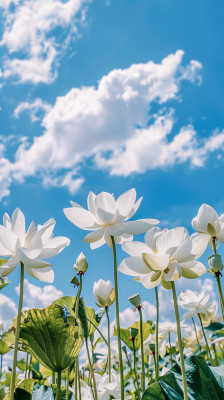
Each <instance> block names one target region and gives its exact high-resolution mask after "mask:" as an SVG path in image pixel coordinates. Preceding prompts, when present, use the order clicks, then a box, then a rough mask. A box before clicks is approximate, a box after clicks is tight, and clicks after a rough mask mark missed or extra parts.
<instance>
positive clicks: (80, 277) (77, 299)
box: [75, 272, 82, 321]
mask: <svg viewBox="0 0 224 400" xmlns="http://www.w3.org/2000/svg"><path fill="white" fill-rule="evenodd" d="M81 291H82V272H80V274H79V290H78V293H77V297H76V302H75V318H76V320H77V321H78V317H79V299H80V295H81Z"/></svg>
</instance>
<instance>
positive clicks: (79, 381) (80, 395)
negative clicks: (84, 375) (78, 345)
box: [77, 357, 82, 400]
mask: <svg viewBox="0 0 224 400" xmlns="http://www.w3.org/2000/svg"><path fill="white" fill-rule="evenodd" d="M77 364H78V365H77V369H78V386H79V400H82V390H81V379H80V373H79V359H78V357H77Z"/></svg>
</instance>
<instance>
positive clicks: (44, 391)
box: [0, 379, 73, 400]
mask: <svg viewBox="0 0 224 400" xmlns="http://www.w3.org/2000/svg"><path fill="white" fill-rule="evenodd" d="M55 397H56V385H52V386H47V385H40V384H38V383H36V381H35V380H34V379H25V380H23V381H22V382H20V383H19V385H18V386H17V387H16V390H15V394H14V399H15V400H53V399H55ZM72 397H73V394H72V392H71V391H69V393H68V400H71V399H72ZM0 400H1V398H0ZM4 400H6V399H4ZM7 400H8V399H7ZM59 400H66V389H65V388H61V393H60V396H59Z"/></svg>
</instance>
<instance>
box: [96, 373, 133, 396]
mask: <svg viewBox="0 0 224 400" xmlns="http://www.w3.org/2000/svg"><path fill="white" fill-rule="evenodd" d="M95 379H96V385H97V392H98V399H99V400H108V399H109V398H110V396H112V397H113V398H114V399H115V400H120V398H121V389H120V375H118V374H116V372H115V371H114V369H112V370H111V382H109V375H108V374H104V375H103V376H101V375H99V374H95ZM131 398H132V396H125V399H126V400H128V399H131Z"/></svg>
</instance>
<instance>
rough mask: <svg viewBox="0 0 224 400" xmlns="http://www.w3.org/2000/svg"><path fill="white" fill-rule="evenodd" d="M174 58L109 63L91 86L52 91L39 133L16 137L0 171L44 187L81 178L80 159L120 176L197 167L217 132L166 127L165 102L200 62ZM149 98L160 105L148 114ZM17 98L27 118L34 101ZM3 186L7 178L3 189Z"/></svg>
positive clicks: (220, 138) (170, 116)
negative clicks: (117, 66)
mask: <svg viewBox="0 0 224 400" xmlns="http://www.w3.org/2000/svg"><path fill="white" fill-rule="evenodd" d="M182 59H183V51H182V50H179V51H177V52H176V53H175V54H170V55H169V56H168V57H166V58H165V59H164V60H162V62H161V63H160V64H155V63H154V62H152V61H149V62H148V63H145V64H134V65H131V66H130V67H129V68H127V69H115V70H113V71H111V72H110V73H109V74H108V75H105V76H103V77H102V79H101V80H100V81H99V82H98V86H97V87H93V86H91V87H81V88H73V89H71V90H70V91H69V92H68V93H67V94H65V95H64V96H61V97H58V98H57V99H56V102H55V104H54V105H53V106H52V107H51V109H49V111H48V110H46V109H45V116H44V118H43V120H42V123H41V124H42V127H43V130H44V132H43V134H41V135H40V136H38V137H34V138H33V139H32V142H31V143H30V142H28V141H27V140H24V142H23V143H22V144H20V146H19V147H18V150H17V152H16V154H15V159H14V162H11V163H9V164H8V163H7V161H6V160H3V164H4V165H3V166H4V168H3V173H1V176H3V177H5V179H6V178H7V177H8V179H12V180H16V181H19V182H23V181H24V179H25V178H26V177H28V176H36V175H38V176H42V179H43V183H44V185H45V186H50V185H53V186H57V187H67V188H68V189H69V190H70V192H71V193H75V192H76V191H77V190H78V189H79V188H80V186H81V185H82V183H83V182H84V177H83V176H82V175H83V173H82V169H84V168H85V162H86V161H88V162H90V163H92V164H93V166H94V167H95V168H96V169H101V170H107V171H108V172H109V173H110V174H113V175H122V176H127V175H130V174H131V173H144V172H146V171H147V170H152V169H155V168H165V167H167V166H170V167H171V166H173V165H176V164H180V163H186V162H189V164H190V165H191V166H195V167H196V166H197V167H199V166H200V167H201V166H203V165H204V163H205V161H206V158H207V157H208V155H209V153H211V152H213V151H216V150H218V149H223V148H224V131H222V132H219V131H215V132H214V133H213V134H212V136H210V137H208V138H207V139H203V138H200V137H198V135H197V133H196V131H195V129H194V127H193V126H192V125H186V126H183V127H182V128H181V129H180V130H179V132H177V133H176V134H173V127H174V124H175V115H174V110H173V109H171V108H170V106H169V108H167V107H166V106H167V104H166V103H167V102H169V101H170V100H175V101H178V100H180V89H181V82H182V81H183V80H184V79H187V80H188V81H190V82H198V83H200V82H201V75H200V70H201V67H202V66H201V64H200V63H199V62H197V61H195V60H192V61H191V62H190V63H189V64H188V65H186V66H184V65H183V63H182ZM39 101H40V100H39ZM155 103H157V105H158V106H159V107H160V111H158V112H157V113H156V114H152V112H151V108H152V105H153V104H155ZM23 104H24V103H23ZM25 104H26V105H25V106H24V105H23V106H22V105H19V106H18V108H17V111H15V113H16V114H19V113H20V111H21V109H24V107H25V108H26V109H29V110H31V111H32V110H34V118H35V115H36V114H35V109H33V107H34V104H35V102H32V103H30V104H29V105H28V103H25ZM40 104H41V103H39V105H40ZM5 164H6V165H5ZM0 172H2V171H1V167H0ZM9 187H10V182H9V181H8V185H7V184H6V183H5V185H4V193H6V192H7V191H8V190H9ZM4 193H3V194H4ZM2 196H3V195H2Z"/></svg>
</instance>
